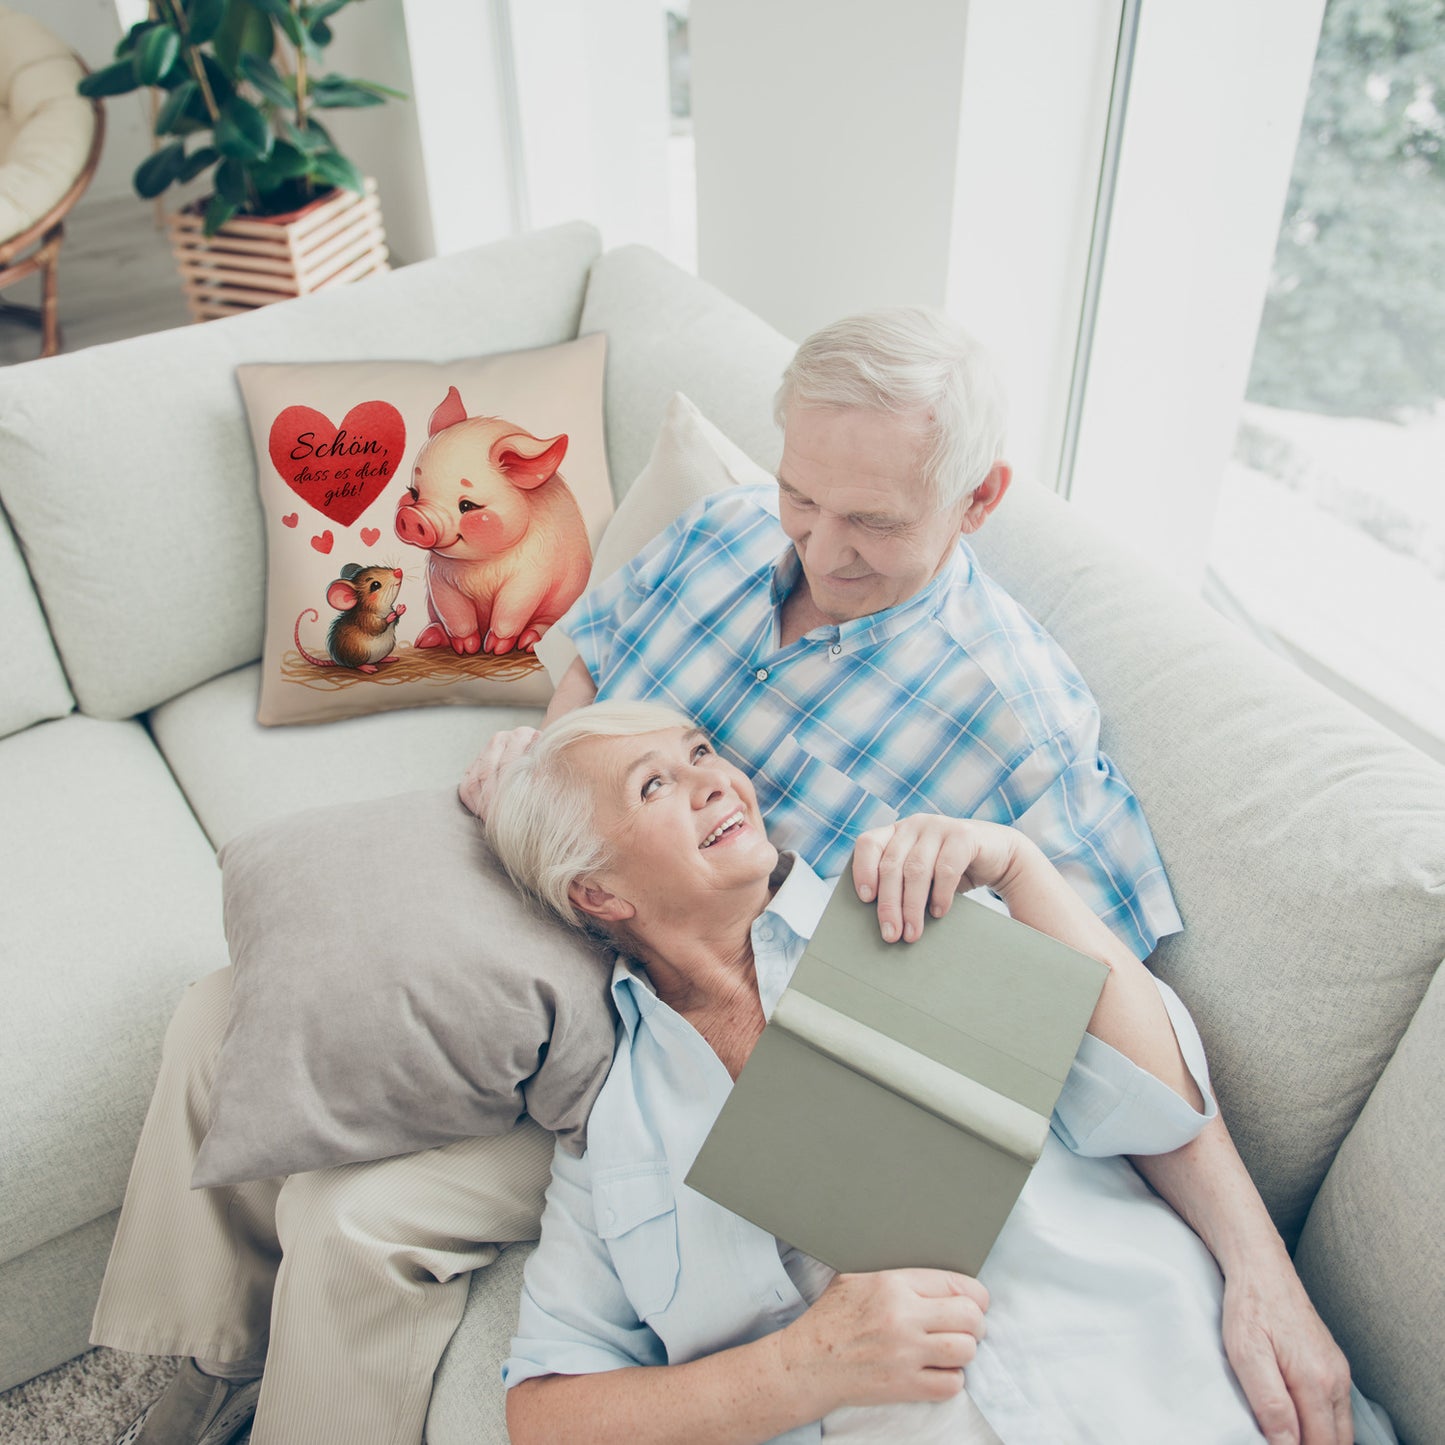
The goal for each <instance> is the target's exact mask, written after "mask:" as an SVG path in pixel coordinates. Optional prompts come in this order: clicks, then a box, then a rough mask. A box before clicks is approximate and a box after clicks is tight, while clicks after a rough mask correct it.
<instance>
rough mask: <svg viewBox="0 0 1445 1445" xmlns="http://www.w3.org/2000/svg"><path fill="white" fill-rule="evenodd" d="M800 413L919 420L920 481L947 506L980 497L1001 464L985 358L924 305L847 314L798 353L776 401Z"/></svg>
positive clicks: (781, 415) (999, 408) (779, 414)
mask: <svg viewBox="0 0 1445 1445" xmlns="http://www.w3.org/2000/svg"><path fill="white" fill-rule="evenodd" d="M793 407H842V408H848V409H853V408H862V409H865V410H870V411H885V412H892V413H914V414H917V413H922V415H923V416H924V417H925V418H926V422H925V431H924V438H925V441H926V443H927V444H928V453H927V456H926V458H925V460H924V465H923V482H924V484H925V486H926V487H927V488H928V492H929V495H930V498H931V500H932V501H933V502H934V504H935V505H936V506H938V507H940V508H942V507H949V506H952V505H953V504H954V503H955V502H958V501H961V500H962V499H963V498H964V497H965V496H968V495H969V494H970V493H972V492H973V490H974V488H975V487H977V486H978V484H979V483H980V482H981V481H983V479H984V478H985V477H986V476H987V475H988V474H989V472H990V471H991V470H992V468H993V466H994V464H995V463H996V462H997V461H998V460H999V459H1000V458H1001V457H1002V456H1003V444H1004V424H1005V405H1004V395H1003V387H1002V386H1001V384H1000V383H999V380H998V376H997V374H996V373H995V371H994V368H993V363H992V362H991V361H990V360H989V356H988V353H987V352H986V351H985V350H984V349H983V347H982V346H981V345H980V344H979V343H978V342H977V341H975V340H974V339H973V337H971V336H970V335H969V334H968V333H967V332H966V331H964V330H963V329H962V328H960V327H958V326H956V325H954V323H953V322H951V321H950V320H948V318H947V317H945V316H943V315H941V314H939V313H938V312H936V311H928V310H925V309H924V308H923V307H921V306H902V307H897V308H895V309H893V310H889V311H870V312H866V313H864V314H863V315H861V316H846V317H844V318H843V320H842V321H835V322H834V323H833V324H832V325H831V326H825V327H824V328H823V329H822V330H821V331H815V332H814V333H813V334H812V335H811V336H810V337H808V338H807V340H806V341H804V342H803V343H802V345H801V346H799V347H798V350H797V353H796V355H795V356H794V357H793V359H792V361H791V362H790V363H789V365H788V369H787V370H786V371H785V372H784V373H783V382H782V385H781V386H780V387H779V388H778V394H777V396H776V397H775V398H774V401H773V417H774V420H776V422H777V423H778V425H779V426H786V425H787V418H788V412H789V410H791V409H792V408H793Z"/></svg>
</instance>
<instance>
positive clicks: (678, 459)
mask: <svg viewBox="0 0 1445 1445" xmlns="http://www.w3.org/2000/svg"><path fill="white" fill-rule="evenodd" d="M774 481H776V478H774V477H773V476H772V474H771V473H770V472H767V471H765V470H764V469H763V468H762V467H760V466H759V465H758V464H757V463H756V462H755V461H753V459H752V458H751V457H750V456H748V454H747V453H746V452H745V451H743V449H742V448H741V447H739V446H738V445H736V443H734V442H732V441H729V440H728V438H727V437H726V436H724V435H723V433H722V432H720V431H719V430H718V429H717V427H715V426H714V425H713V424H712V423H711V422H710V421H709V420H708V419H707V418H706V417H705V416H704V415H703V414H702V413H701V412H700V411H699V410H698V409H697V407H696V406H694V405H693V403H692V402H691V401H689V400H688V399H687V397H685V396H684V395H683V394H682V393H681V392H680V391H678V392H674V393H673V397H672V400H671V401H670V402H668V404H667V411H666V413H665V414H664V416H663V418H662V426H661V427H660V428H659V429H658V433H657V440H656V441H655V442H654V443H653V446H652V455H651V456H650V457H649V458H648V460H647V465H646V466H645V467H644V468H643V469H642V470H641V471H640V472H639V473H638V474H637V480H636V481H635V482H633V484H632V486H631V488H630V489H629V490H628V493H627V495H626V496H625V497H623V499H622V501H621V502H620V503H618V507H617V513H616V515H615V516H614V517H613V518H612V520H611V522H609V523H608V525H607V531H606V532H605V533H604V534H603V537H602V540H601V541H600V542H599V543H598V544H597V556H596V559H595V560H594V561H593V564H592V575H591V577H590V579H589V580H588V587H589V589H590V587H591V586H592V584H593V583H595V582H601V581H602V580H604V579H605V578H607V577H610V576H611V575H612V574H613V573H614V572H615V571H617V569H618V568H619V567H623V566H626V564H627V563H628V562H630V561H631V560H632V559H633V558H634V557H635V556H636V555H637V554H638V553H639V552H640V551H641V550H642V549H643V548H644V547H645V546H646V545H647V544H648V543H649V542H650V541H652V539H653V538H654V537H655V536H657V534H658V533H659V532H661V531H663V530H664V529H665V528H666V527H668V526H669V525H670V524H671V523H672V522H674V521H676V520H677V518H678V517H680V516H681V515H682V514H683V513H684V512H686V511H687V510H688V509H689V508H690V507H693V506H695V505H696V504H697V503H698V502H701V501H702V500H703V499H704V498H706V497H710V496H712V495H713V493H714V492H721V491H725V490H726V489H727V488H728V487H742V486H752V485H754V484H756V483H758V482H774ZM537 656H538V657H540V658H541V659H542V661H543V662H544V663H545V664H546V665H547V671H548V672H549V673H551V675H552V681H553V682H554V683H557V682H561V680H562V674H563V673H565V672H566V671H567V669H568V668H569V667H570V666H571V665H572V661H573V659H574V658H575V657H576V656H577V649H576V648H575V647H574V646H573V645H572V641H571V639H570V638H569V637H568V636H567V635H566V633H565V632H564V630H563V629H562V628H560V627H554V628H552V629H551V630H550V631H549V632H548V633H547V635H546V637H544V638H543V639H542V641H541V642H540V643H539V644H538V646H537Z"/></svg>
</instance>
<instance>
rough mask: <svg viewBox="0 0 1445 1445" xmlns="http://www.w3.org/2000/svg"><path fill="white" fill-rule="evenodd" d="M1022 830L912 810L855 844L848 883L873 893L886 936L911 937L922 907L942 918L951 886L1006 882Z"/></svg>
mask: <svg viewBox="0 0 1445 1445" xmlns="http://www.w3.org/2000/svg"><path fill="white" fill-rule="evenodd" d="M1027 846H1031V845H1029V843H1028V840H1027V839H1026V838H1024V837H1023V835H1022V834H1020V833H1018V832H1016V831H1015V830H1014V829H1012V828H1005V827H1003V826H1002V825H1000V824H998V823H981V822H977V821H975V820H973V819H968V818H946V817H943V816H941V815H940V814H937V813H915V814H914V815H913V816H912V817H909V818H900V819H899V821H898V822H896V823H890V824H888V825H887V826H886V827H883V828H871V829H869V831H868V832H866V833H864V834H863V835H862V836H861V837H860V838H859V839H858V842H857V845H856V846H855V847H854V850H853V886H854V887H855V888H856V889H857V890H858V896H859V898H861V899H862V900H863V901H864V902H865V903H871V902H872V901H873V900H874V899H875V898H876V899H877V900H878V925H879V928H880V929H881V930H882V933H883V937H884V939H885V940H886V941H887V942H889V943H893V942H895V941H896V940H897V939H899V938H902V939H903V940H904V941H905V942H906V943H912V942H913V941H914V940H915V939H917V938H918V937H919V936H920V935H921V934H922V933H923V919H924V915H925V913H930V914H932V916H933V917H934V918H942V917H943V915H944V914H945V913H947V912H948V910H949V909H950V908H951V907H952V906H953V897H954V894H956V893H958V892H960V891H963V890H966V889H969V888H993V887H996V886H998V887H1001V886H1003V884H1004V882H1005V880H1006V879H1007V878H1008V876H1009V875H1010V873H1011V872H1012V871H1013V870H1014V869H1015V867H1016V865H1017V863H1018V857H1019V853H1020V851H1021V850H1022V849H1023V848H1025V847H1027Z"/></svg>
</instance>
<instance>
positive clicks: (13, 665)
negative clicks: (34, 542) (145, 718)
mask: <svg viewBox="0 0 1445 1445" xmlns="http://www.w3.org/2000/svg"><path fill="white" fill-rule="evenodd" d="M0 617H3V618H4V619H5V664H6V665H5V673H6V677H5V687H4V688H3V689H0V737H5V736H6V735H7V734H9V733H13V732H18V731H19V730H20V729H21V728H28V727H29V726H30V725H31V723H37V722H44V721H45V720H46V719H47V718H57V717H64V716H65V714H66V713H68V712H69V711H70V710H71V709H72V708H73V707H74V706H75V699H74V698H73V697H71V695H70V688H69V686H68V685H67V683H66V681H65V673H64V671H63V670H62V669H61V666H60V659H59V658H58V657H57V656H56V655H55V646H54V644H53V643H52V642H51V640H50V632H49V629H48V628H47V627H46V626H45V615H44V614H43V613H42V612H41V610H40V602H39V600H38V599H37V598H36V596H35V589H34V588H33V587H32V586H31V585H30V573H29V572H28V571H27V570H26V567H25V559H24V558H23V557H21V555H20V549H19V547H17V546H16V545H15V534H14V533H13V532H12V531H11V530H10V526H9V524H8V523H7V522H6V521H5V520H4V518H3V517H0Z"/></svg>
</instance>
